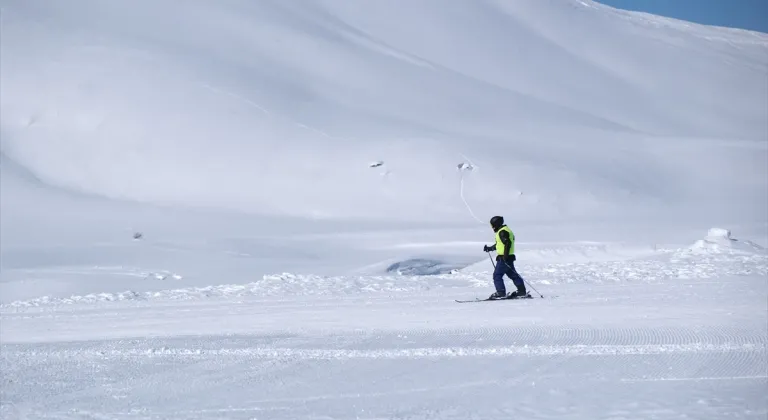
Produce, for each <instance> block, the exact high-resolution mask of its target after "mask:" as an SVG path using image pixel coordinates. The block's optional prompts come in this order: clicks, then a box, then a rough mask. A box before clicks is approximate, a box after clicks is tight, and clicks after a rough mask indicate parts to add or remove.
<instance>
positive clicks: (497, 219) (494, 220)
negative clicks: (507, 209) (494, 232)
mask: <svg viewBox="0 0 768 420" xmlns="http://www.w3.org/2000/svg"><path fill="white" fill-rule="evenodd" d="M502 225H504V218H503V217H501V216H493V217H491V227H492V228H494V229H497V228H500V227H501V226H502Z"/></svg>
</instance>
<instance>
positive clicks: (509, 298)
mask: <svg viewBox="0 0 768 420" xmlns="http://www.w3.org/2000/svg"><path fill="white" fill-rule="evenodd" d="M520 299H533V296H531V295H527V296H525V297H505V298H501V299H491V298H485V299H480V298H475V299H472V300H458V299H456V302H458V303H470V302H490V301H494V300H520Z"/></svg>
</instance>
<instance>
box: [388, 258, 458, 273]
mask: <svg viewBox="0 0 768 420" xmlns="http://www.w3.org/2000/svg"><path fill="white" fill-rule="evenodd" d="M461 267H462V266H461V265H459V264H451V263H449V262H445V261H440V260H433V259H427V258H412V259H409V260H405V261H399V262H396V263H394V264H392V265H390V266H389V267H387V272H388V273H396V274H399V275H405V276H433V275H437V274H450V273H453V272H455V271H456V270H458V269H460V268H461Z"/></svg>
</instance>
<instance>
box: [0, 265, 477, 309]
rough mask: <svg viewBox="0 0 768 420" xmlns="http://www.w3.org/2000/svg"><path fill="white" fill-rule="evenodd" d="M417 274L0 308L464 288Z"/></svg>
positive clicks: (279, 278) (286, 278) (284, 279)
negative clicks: (433, 280) (435, 281)
mask: <svg viewBox="0 0 768 420" xmlns="http://www.w3.org/2000/svg"><path fill="white" fill-rule="evenodd" d="M428 278H429V277H420V276H360V277H358V276H341V277H325V276H315V275H297V274H290V273H283V274H273V275H265V276H264V277H263V278H262V280H261V281H256V282H250V283H245V284H221V285H212V286H205V287H189V288H179V289H171V290H161V291H150V292H143V293H137V292H134V291H126V292H121V293H92V294H87V295H83V296H71V297H68V298H52V297H49V296H44V297H41V298H36V299H30V300H20V301H14V302H11V303H8V304H4V305H0V308H3V309H5V308H19V307H34V306H49V305H67V304H78V303H98V302H115V301H124V300H161V301H162V300H198V299H206V298H243V297H275V296H278V297H279V296H288V297H295V296H345V295H357V294H363V293H400V292H414V291H424V290H430V289H432V288H433V287H466V286H468V285H471V284H470V283H468V281H467V279H466V278H461V277H456V278H447V277H446V278H444V279H445V280H447V281H444V282H440V283H432V282H430V281H428Z"/></svg>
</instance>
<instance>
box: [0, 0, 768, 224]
mask: <svg viewBox="0 0 768 420" xmlns="http://www.w3.org/2000/svg"><path fill="white" fill-rule="evenodd" d="M2 14H3V26H2V31H3V32H2V35H3V36H2V40H0V42H2V54H3V60H2V63H1V65H2V79H1V80H0V82H1V83H2V86H3V89H2V103H1V104H0V105H2V106H0V112H2V115H1V117H2V127H1V128H2V135H3V142H2V153H3V156H4V158H3V160H4V161H5V160H10V161H12V162H14V164H15V165H18V166H20V167H22V168H24V169H25V170H26V171H29V172H30V173H31V174H34V175H35V176H36V177H38V178H39V179H40V180H42V181H43V182H45V183H47V184H50V185H55V186H58V187H64V188H67V189H71V190H75V191H80V192H85V193H89V194H95V195H100V196H106V197H111V198H120V199H125V200H139V201H144V202H150V203H162V204H181V205H194V206H203V207H209V208H210V207H213V208H227V209H235V210H238V211H244V212H249V213H259V214H279V215H283V216H284V215H291V216H297V217H316V218H335V219H341V220H348V219H349V218H353V217H354V218H368V219H371V218H372V219H377V220H380V219H387V220H391V219H397V220H402V219H405V220H433V221H436V220H441V221H465V220H468V219H469V220H471V219H470V217H471V215H470V214H469V212H468V210H467V209H466V206H465V205H464V203H463V202H462V200H461V197H460V195H459V194H460V178H461V176H462V175H464V178H465V179H464V181H465V185H464V195H465V198H466V200H467V201H468V204H469V205H470V206H471V208H472V209H473V210H476V215H477V216H478V217H479V218H481V219H482V220H483V221H485V219H487V218H488V217H490V216H492V215H493V214H497V213H503V214H506V215H509V216H510V217H515V218H516V219H517V220H525V221H537V220H546V221H568V220H569V219H571V218H580V219H582V218H596V217H601V216H602V217H609V216H614V217H615V216H618V215H620V216H621V217H632V216H631V215H634V216H635V217H637V216H645V217H646V219H647V218H649V217H652V218H654V219H658V218H660V217H661V218H664V217H665V216H667V217H672V216H673V215H674V216H675V217H678V218H680V217H681V215H684V217H686V218H687V217H691V214H695V215H697V216H698V215H703V216H704V217H714V216H717V217H728V216H731V217H733V216H734V215H735V214H737V213H738V216H743V215H745V214H747V215H750V214H751V215H752V216H753V217H754V216H756V215H761V214H763V213H764V210H766V186H767V185H768V181H766V157H765V155H766V139H767V138H768V123H767V122H766V120H767V117H766V115H768V101H766V97H767V96H768V35H766V34H762V33H754V32H747V31H737V30H726V29H721V28H711V27H706V26H700V25H693V24H686V23H682V22H679V21H674V20H670V19H664V18H659V17H655V16H649V15H643V14H637V13H629V12H624V11H619V10H616V9H612V8H609V7H606V6H603V5H600V4H598V3H595V2H592V1H571V0H535V1H533V0H528V1H509V0H457V1H452V2H450V4H447V5H446V4H445V3H444V2H442V1H439V0H424V1H419V2H404V1H396V2H390V1H386V2H385V1H375V2H364V3H360V2H352V1H344V0H314V1H305V2H298V3H297V2H285V1H280V0H264V1H259V2H251V1H246V0H240V1H222V2H208V1H189V2H185V3H184V6H183V7H181V6H179V4H178V2H176V1H170V0H164V1H144V0H139V1H132V2H117V3H115V2H102V1H97V0H75V1H68V2H65V3H64V2H48V1H43V0H3V2H2ZM376 160H382V161H384V162H385V164H386V166H385V167H384V168H383V169H381V168H378V169H372V168H370V167H369V166H368V163H369V162H371V161H376ZM463 162H471V163H472V164H473V166H474V167H475V168H476V169H475V170H474V171H472V172H471V173H469V172H467V171H461V172H460V171H458V170H457V165H458V164H461V163H463ZM3 166H4V167H5V165H3ZM385 173H386V176H383V175H382V174H385ZM5 205H13V204H12V203H5ZM693 210H695V211H693ZM757 217H762V216H757ZM761 220H762V219H761Z"/></svg>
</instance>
